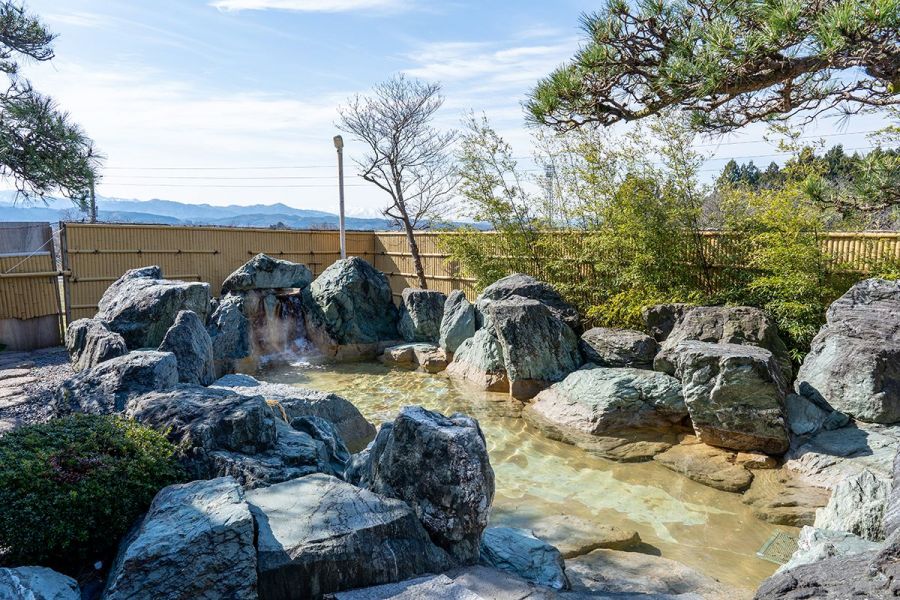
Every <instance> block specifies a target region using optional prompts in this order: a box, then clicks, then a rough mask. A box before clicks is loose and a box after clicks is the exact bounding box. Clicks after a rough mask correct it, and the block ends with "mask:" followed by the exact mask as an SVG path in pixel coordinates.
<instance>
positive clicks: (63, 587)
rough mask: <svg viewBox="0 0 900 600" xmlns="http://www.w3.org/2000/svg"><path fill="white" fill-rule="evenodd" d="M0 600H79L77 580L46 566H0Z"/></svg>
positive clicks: (79, 593)
mask: <svg viewBox="0 0 900 600" xmlns="http://www.w3.org/2000/svg"><path fill="white" fill-rule="evenodd" d="M0 600H81V592H79V591H78V582H77V581H75V580H74V579H72V578H71V577H67V576H66V575H63V574H62V573H57V572H56V571H54V570H52V569H48V568H46V567H18V568H16V569H4V568H0Z"/></svg>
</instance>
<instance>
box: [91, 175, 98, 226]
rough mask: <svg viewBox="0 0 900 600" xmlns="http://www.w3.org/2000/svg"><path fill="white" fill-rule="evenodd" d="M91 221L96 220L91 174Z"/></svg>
mask: <svg viewBox="0 0 900 600" xmlns="http://www.w3.org/2000/svg"><path fill="white" fill-rule="evenodd" d="M90 216H91V223H96V222H97V196H96V194H95V193H94V176H93V175H91V215H90Z"/></svg>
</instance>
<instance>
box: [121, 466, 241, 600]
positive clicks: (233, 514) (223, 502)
mask: <svg viewBox="0 0 900 600" xmlns="http://www.w3.org/2000/svg"><path fill="white" fill-rule="evenodd" d="M256 597H257V594H256V548H255V547H254V527H253V517H252V515H251V514H250V508H249V506H248V505H247V503H246V501H245V500H244V494H243V491H242V490H241V487H240V485H238V482H237V481H235V480H234V479H232V478H230V477H225V478H220V479H213V480H211V481H194V482H191V483H187V484H184V485H173V486H169V487H167V488H164V489H163V490H162V491H160V492H159V493H158V494H157V495H156V497H155V498H154V499H153V503H152V504H151V505H150V509H149V510H148V511H147V514H146V515H145V516H144V517H143V519H142V520H141V521H140V524H139V525H138V526H137V527H136V528H135V529H134V530H132V532H131V533H129V535H128V536H127V537H126V538H125V540H123V542H122V544H121V547H120V548H119V555H118V557H117V558H116V561H115V563H114V564H113V567H112V569H111V571H110V576H109V579H108V583H107V589H106V593H105V594H104V599H105V600H130V599H132V598H196V599H198V600H204V599H205V600H218V599H220V598H234V599H235V600H241V599H246V600H255V599H256Z"/></svg>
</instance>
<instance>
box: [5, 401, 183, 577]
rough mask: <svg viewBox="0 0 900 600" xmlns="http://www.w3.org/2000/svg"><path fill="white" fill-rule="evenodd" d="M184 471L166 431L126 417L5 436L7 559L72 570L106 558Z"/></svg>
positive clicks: (60, 422)
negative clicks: (154, 499)
mask: <svg viewBox="0 0 900 600" xmlns="http://www.w3.org/2000/svg"><path fill="white" fill-rule="evenodd" d="M183 478H184V474H183V471H182V470H181V468H180V466H179V465H178V462H177V459H176V458H175V447H174V446H172V444H170V443H169V442H168V441H166V439H165V437H163V435H162V434H160V433H157V432H156V431H153V430H152V429H149V428H147V427H144V426H142V425H139V424H138V423H136V422H134V421H129V420H126V419H122V418H120V417H114V416H92V415H75V416H71V417H66V418H62V419H54V420H53V421H50V422H49V423H45V424H41V425H31V426H27V427H21V428H19V429H16V430H14V431H11V432H9V433H7V434H6V435H5V436H4V437H3V438H0V561H2V562H3V563H6V564H13V565H21V564H43V565H49V566H54V567H56V568H60V569H63V570H71V569H73V568H74V569H77V568H78V566H80V565H82V564H85V563H86V562H88V561H94V560H97V559H99V558H103V557H104V556H106V555H107V554H108V553H110V552H112V551H113V550H114V549H115V547H116V546H117V545H118V543H119V540H120V538H121V537H122V536H123V535H124V534H125V532H126V531H127V530H128V528H129V526H131V524H132V523H133V522H134V520H135V519H136V518H137V517H138V516H140V514H141V513H143V512H144V511H146V510H147V508H148V507H149V506H150V501H151V500H152V499H153V496H154V495H156V493H157V492H158V491H159V490H160V489H161V488H163V487H165V486H167V485H170V484H172V483H177V482H179V481H181V480H183Z"/></svg>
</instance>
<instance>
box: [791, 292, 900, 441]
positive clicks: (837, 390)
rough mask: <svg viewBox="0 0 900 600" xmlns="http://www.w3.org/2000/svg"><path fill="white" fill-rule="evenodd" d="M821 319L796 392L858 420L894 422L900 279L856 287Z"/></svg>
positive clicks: (899, 383) (899, 404) (899, 407)
mask: <svg viewBox="0 0 900 600" xmlns="http://www.w3.org/2000/svg"><path fill="white" fill-rule="evenodd" d="M826 320H827V323H826V325H825V327H823V328H822V330H821V331H820V332H819V334H818V335H817V336H816V337H815V339H813V341H812V347H811V349H810V352H809V354H807V355H806V359H805V360H804V361H803V365H802V366H801V367H800V370H799V371H798V372H797V381H796V384H795V385H796V388H797V391H798V392H799V393H800V394H802V395H803V396H806V397H808V398H811V399H814V400H817V401H819V402H820V403H824V404H826V405H828V406H831V407H833V408H834V409H835V410H838V411H841V412H843V413H846V414H848V415H851V416H852V417H854V418H855V419H857V420H860V421H866V422H871V423H885V424H890V423H896V422H898V421H900V280H898V281H887V280H884V279H867V280H865V281H861V282H859V283H857V284H856V285H854V286H853V287H852V288H850V290H849V291H848V292H847V293H846V294H844V295H843V296H841V297H840V298H839V299H837V300H836V301H835V302H834V303H833V304H832V305H831V306H830V307H829V308H828V312H827V313H826Z"/></svg>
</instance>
